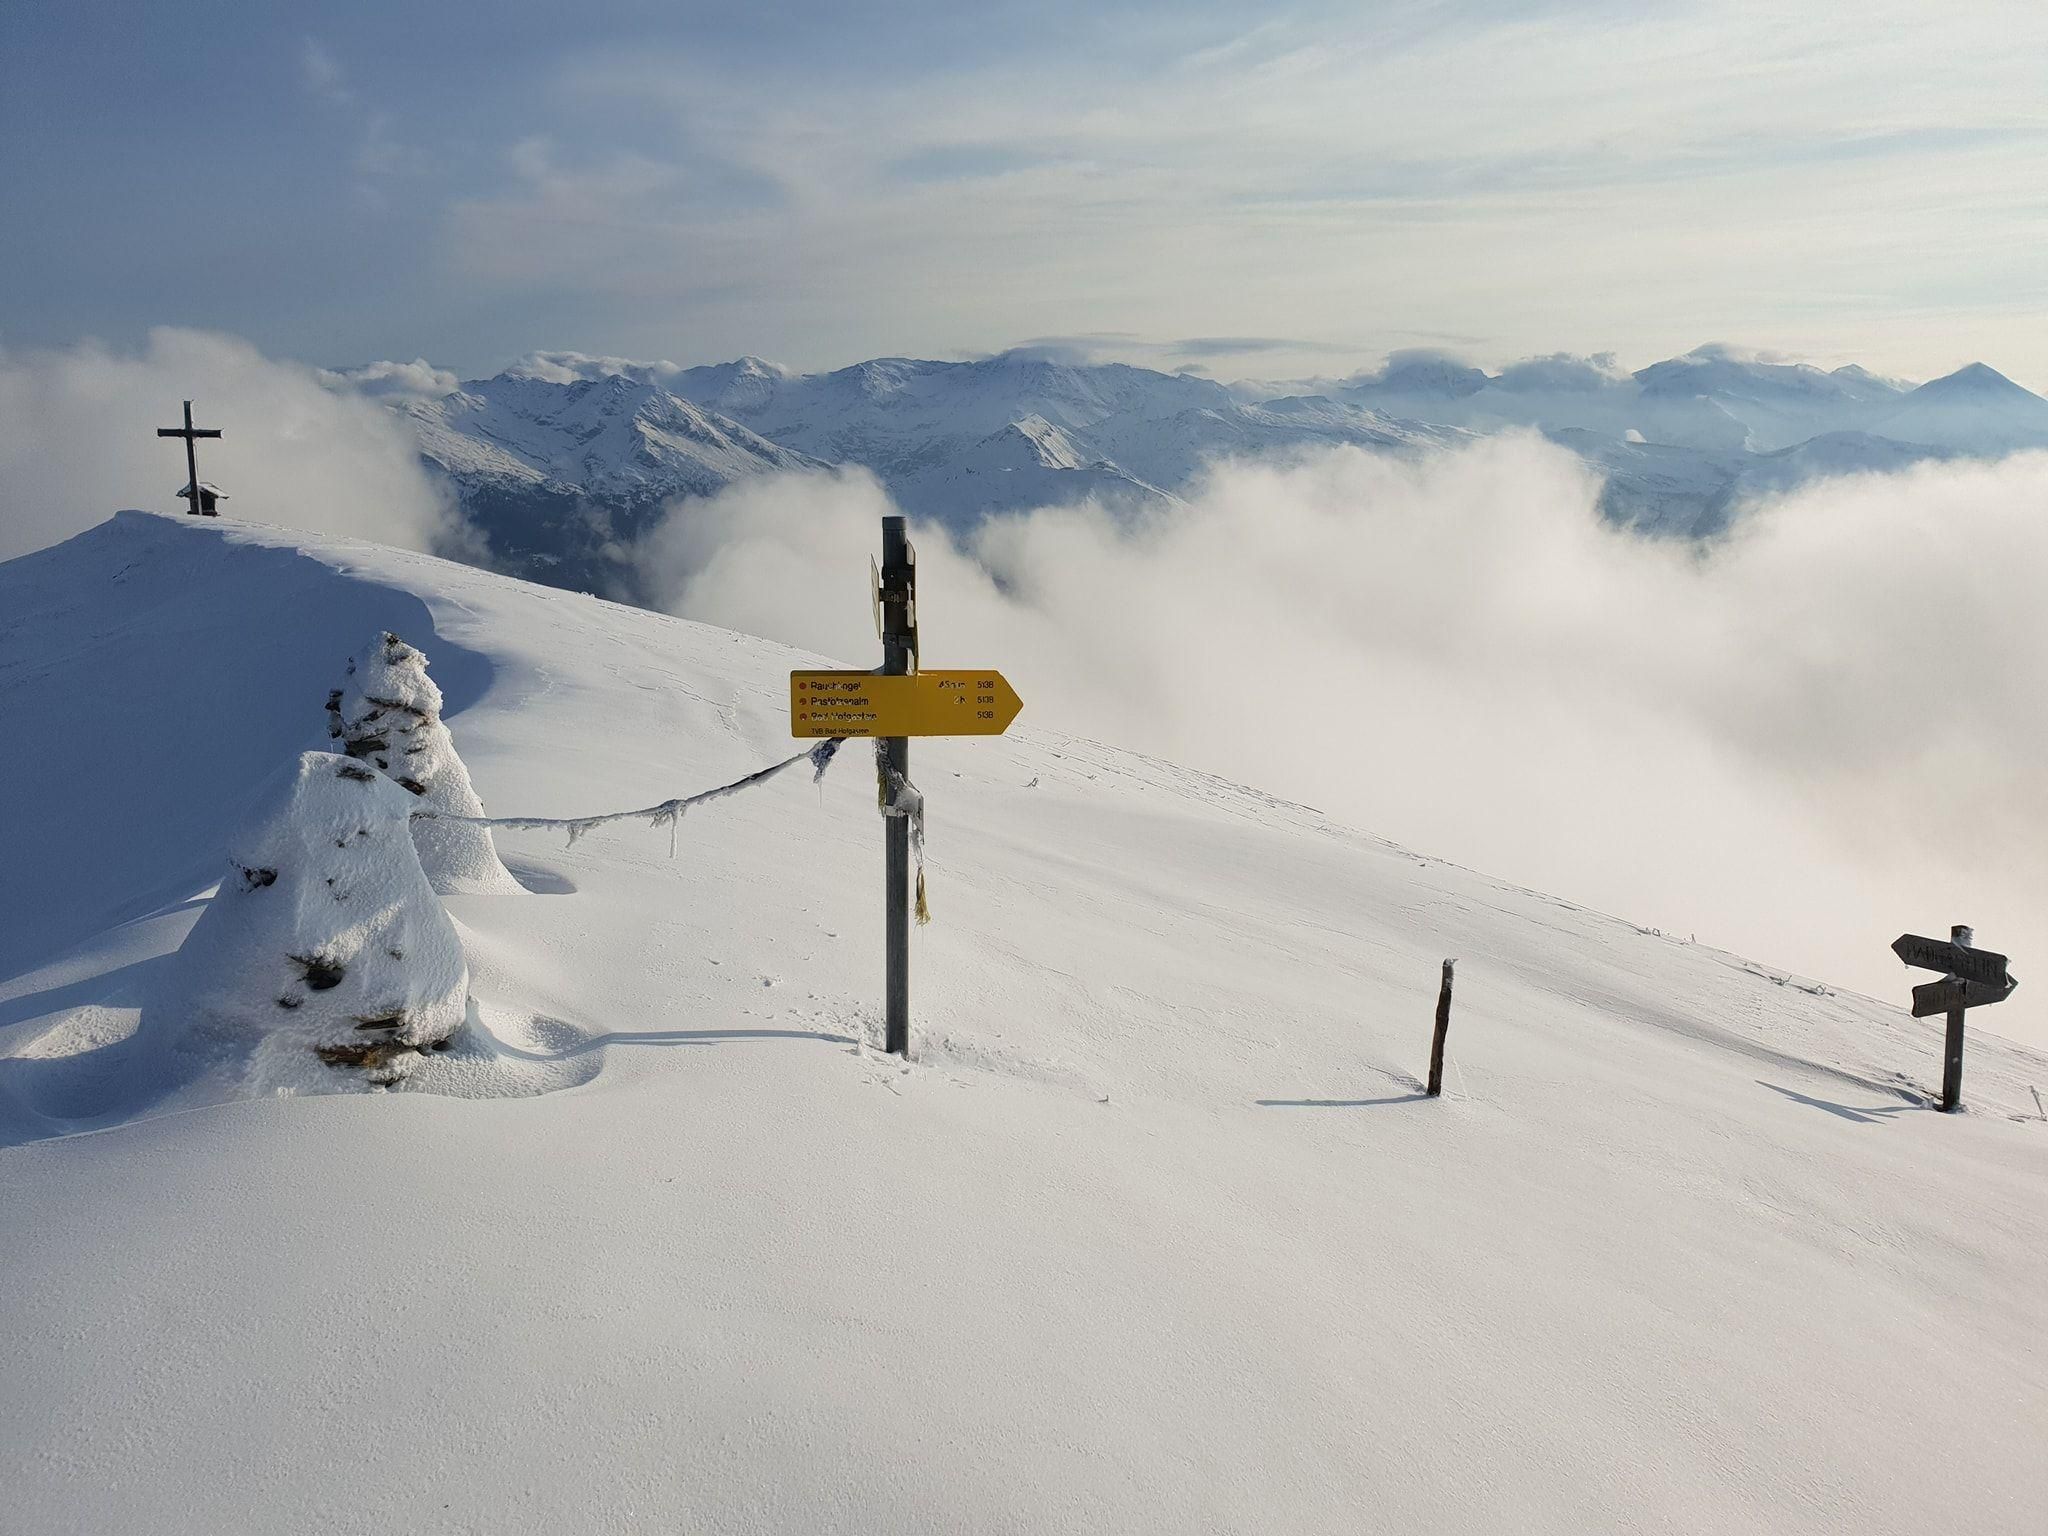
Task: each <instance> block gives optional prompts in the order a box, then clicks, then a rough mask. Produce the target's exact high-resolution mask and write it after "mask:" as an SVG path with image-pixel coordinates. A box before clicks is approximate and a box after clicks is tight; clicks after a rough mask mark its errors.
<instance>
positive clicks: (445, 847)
mask: <svg viewBox="0 0 2048 1536" xmlns="http://www.w3.org/2000/svg"><path fill="white" fill-rule="evenodd" d="M327 719H328V725H327V734H328V735H329V736H331V737H333V738H334V739H335V740H336V742H338V743H339V745H340V749H341V750H342V751H344V752H346V753H347V754H348V755H349V756H350V757H353V758H357V759H359V760H361V761H363V762H366V763H369V764H372V765H373V766H374V767H376V768H377V769H378V770H379V771H380V772H381V773H383V774H384V775H385V776H386V777H388V778H390V779H393V780H395V781H396V782H397V783H398V784H399V785H401V786H402V787H404V788H406V789H409V790H411V791H412V792H413V794H415V795H417V796H418V797H419V799H420V802H421V804H422V805H423V806H425V807H426V808H429V809H432V810H436V811H445V812H447V813H448V814H449V815H452V816H481V815H483V813H484V804H483V801H482V800H480V799H478V798H477V792H476V789H475V788H474V786H472V785H471V784H470V782H469V770H468V769H467V768H465V767H463V766H462V759H461V758H460V757H458V756H457V755H456V752H455V741H454V738H453V737H451V736H450V735H449V734H448V727H447V726H446V725H444V724H442V723H441V690H440V689H439V688H438V687H436V686H435V684H434V680H433V679H432V678H431V677H429V676H427V658H426V657H425V656H424V655H422V654H421V653H420V652H419V651H418V650H417V649H416V648H414V647H413V646H410V645H407V644H406V643H405V642H404V641H403V640H401V639H399V638H398V636H396V635H394V634H392V633H391V632H390V631H389V630H386V631H385V632H384V633H383V634H381V635H379V636H378V637H377V638H376V639H374V640H372V641H371V642H370V643H369V644H368V645H367V646H365V647H364V648H363V650H362V652H361V654H359V655H357V656H355V657H353V658H351V659H350V661H349V664H348V673H347V676H346V677H345V678H344V679H343V682H342V685H341V687H339V688H337V689H335V690H334V692H333V693H331V694H329V695H328V697H327ZM412 838H413V843H414V845H415V846H416V847H417V848H418V849H419V853H420V866H421V868H423V869H424V870H425V871H426V872H427V879H428V880H429V881H430V882H431V883H432V885H433V887H434V889H435V890H437V891H440V892H442V893H443V894H444V895H445V894H453V893H455V892H469V891H516V890H519V889H520V885H519V882H518V881H516V880H514V879H513V878H512V874H511V871H509V870H507V869H506V868H505V866H504V865H503V864H502V863H501V862H500V861H499V859H498V851H497V849H496V847H494V846H493V845H492V843H491V834H490V829H489V828H487V827H469V826H464V825H463V824H462V823H460V822H453V821H440V820H435V819H431V818H429V819H424V820H419V821H415V822H414V823H413V824H412Z"/></svg>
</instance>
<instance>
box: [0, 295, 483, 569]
mask: <svg viewBox="0 0 2048 1536" xmlns="http://www.w3.org/2000/svg"><path fill="white" fill-rule="evenodd" d="M187 399H190V400H193V401H195V402H196V405H195V407H194V416H195V419H196V420H197V422H198V424H199V425H200V426H202V427H219V428H220V429H221V430H222V431H223V432H224V433H225V434H226V435H225V436H224V437H222V438H220V439H219V440H218V441H212V442H202V443H201V444H200V445H199V475H200V478H201V479H202V480H209V481H212V482H213V483H214V484H216V485H219V486H220V487H221V488H222V489H223V490H225V491H226V492H227V493H228V496H229V498H230V500H229V502H228V504H227V507H226V509H225V510H227V511H228V512H230V513H232V514H233V515H235V516H239V517H248V518H253V519H256V520H258V521H261V522H266V523H282V524H284V525H286V526H288V527H294V528H309V529H320V530H323V531H325V532H328V533H343V534H350V535H353V536H355V537H358V538H365V539H375V540H377V541H378V542H380V543H385V544H398V545H403V546H405V547H407V548H411V549H424V550H436V551H444V552H446V551H452V550H459V549H460V548H462V545H461V543H460V540H461V539H462V537H463V529H462V526H461V524H460V522H459V521H458V520H457V519H456V517H455V516H454V515H453V512H452V509H451V508H450V506H449V505H448V503H447V500H446V498H445V497H444V496H443V495H442V494H441V492H440V491H439V490H438V489H437V488H436V487H435V485H434V484H433V483H432V482H431V481H430V480H429V479H428V478H427V474H426V471H425V470H424V469H423V468H422V467H421V466H420V462H419V450H418V448H417V446H416V445H415V444H414V442H413V440H412V438H411V436H410V434H409V433H408V432H407V431H406V429H405V427H404V425H403V424H402V423H401V422H399V421H398V420H397V419H396V418H395V417H393V416H392V415H391V414H390V412H388V411H386V410H385V409H384V408H383V407H382V406H380V405H378V404H376V403H375V402H374V401H372V400H368V399H361V398H356V397H355V396H353V395H350V394H346V393H340V392H336V391H333V390H330V389H327V388H323V387H322V385H321V381H320V376H319V374H318V373H317V372H316V371H315V370H313V369H311V368H307V367H303V366H301V365H299V364H297V363H286V362H278V361H275V360H273V359H270V358H266V357H264V356H263V355H262V354H261V353H260V352H258V351H257V350H256V349H255V348H253V347H251V346H250V345H249V344H248V343H246V342H243V341H239V340H237V339H235V338H233V337H230V336H220V335H214V334H211V333H208V332H203V331H186V330H173V329H160V330H156V331H152V332H151V333H150V337H149V343H148V345H147V346H146V347H144V348H143V349H142V350H141V351H140V352H139V353H133V354H130V353H120V352H114V351H111V350H109V349H108V348H106V347H102V346H99V345H97V344H95V343H90V342H88V343H83V344H81V345H78V346H74V347H65V348H62V349H57V350H49V351H7V350H0V559H11V558H13V557H14V556H16V555H20V554H26V553H27V552H28V551H29V550H32V549H40V548H41V547H42V546H44V545H46V544H54V543H56V542H57V541H58V540H60V539H67V538H69V537H70V536H71V535H72V534H74V533H77V532H79V531H80V530H82V529H85V528H89V527H91V526H92V525H93V524H95V523H99V522H103V521H105V520H106V518H107V517H109V516H110V515H112V514H113V513H114V512H115V511H116V510H118V509H120V508H122V507H145V508H155V509H157V510H159V511H167V512H169V511H178V510H181V509H182V507H183V503H182V502H181V501H179V500H178V498H177V496H176V495H175V492H176V491H177V490H178V489H179V487H181V486H182V485H184V483H185V452H184V444H183V443H180V442H178V441H177V440H176V439H173V438H161V439H160V438H158V437H157V436H156V428H158V427H169V426H176V425H177V424H178V422H179V420H180V411H181V409H182V406H181V402H183V401H184V400H187Z"/></svg>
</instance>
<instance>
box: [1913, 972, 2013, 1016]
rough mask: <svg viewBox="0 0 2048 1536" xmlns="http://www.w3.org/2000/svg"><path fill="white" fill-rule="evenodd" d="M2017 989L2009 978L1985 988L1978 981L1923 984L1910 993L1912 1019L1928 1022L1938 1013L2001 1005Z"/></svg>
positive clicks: (1945, 980) (1948, 979)
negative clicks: (1995, 1004) (1987, 1005)
mask: <svg viewBox="0 0 2048 1536" xmlns="http://www.w3.org/2000/svg"><path fill="white" fill-rule="evenodd" d="M2018 985H2019V983H2018V982H2017V981H2014V980H2013V979H2012V978H2011V977H2007V978H2006V979H2005V981H2004V982H2002V983H2001V984H2000V985H1998V986H1995V987H1988V986H1986V985H1984V983H1982V982H1981V981H1961V980H1958V979H1957V978H1956V977H1954V976H1944V977H1942V978H1941V980H1939V981H1927V982H1922V983H1921V984H1920V985H1919V986H1917V987H1915V988H1914V989H1913V1017H1914V1018H1916V1019H1931V1018H1933V1017H1934V1015H1936V1014H1937V1013H1948V1012H1950V1011H1951V1010H1954V1011H1957V1012H1960V1011H1961V1010H1962V1009H1965V1008H1982V1007H1984V1006H1985V1005H1986V1004H1988V1003H2002V1002H2004V1001H2005V1000H2006V999H2007V998H2008V997H2011V996H2012V994H2013V989H2014V988H2015V987H2017V986H2018Z"/></svg>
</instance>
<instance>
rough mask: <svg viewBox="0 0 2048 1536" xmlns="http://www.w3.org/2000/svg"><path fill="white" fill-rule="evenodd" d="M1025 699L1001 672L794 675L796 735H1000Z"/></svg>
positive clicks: (791, 697) (791, 718) (792, 722)
mask: <svg viewBox="0 0 2048 1536" xmlns="http://www.w3.org/2000/svg"><path fill="white" fill-rule="evenodd" d="M1023 707H1024V701H1023V700H1022V699H1020V698H1018V697H1017V690H1016V689H1014V688H1012V687H1011V686H1010V684H1009V682H1008V681H1007V680H1006V679H1005V678H1004V677H1003V674H1002V673H1000V672H994V671H987V670H983V671H971V672H913V673H911V674H910V675H909V676H908V677H883V676H881V675H880V674H878V673H874V672H792V673H790V674H789V734H790V735H792V736H1000V735H1002V734H1003V732H1004V731H1007V730H1008V729H1009V728H1010V722H1011V721H1012V720H1014V719H1016V718H1017V712H1018V711H1019V710H1021V709H1022V708H1023Z"/></svg>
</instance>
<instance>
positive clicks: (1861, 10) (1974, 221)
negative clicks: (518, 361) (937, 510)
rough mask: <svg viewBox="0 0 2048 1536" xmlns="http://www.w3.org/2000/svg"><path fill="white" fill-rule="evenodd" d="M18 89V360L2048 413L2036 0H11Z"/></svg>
mask: <svg viewBox="0 0 2048 1536" xmlns="http://www.w3.org/2000/svg"><path fill="white" fill-rule="evenodd" d="M0 57H4V62H5V64H6V76H5V85H4V87H0V146H4V148H0V208H4V210H5V217H4V218H0V284H4V287H0V292H4V293H5V294H6V295H7V297H6V300H5V302H4V305H0V346H21V345H44V344H62V343H69V342H72V341H76V340H78V339H79V338H81V337H85V336H93V337H98V338H101V339H104V340H107V341H109V342H112V343H115V344H117V345H125V344H130V343H132V342H134V341H136V340H137V339H139V338H140V337H141V335H142V333H143V332H144V330H145V329H146V328H147V327H149V326H151V325H155V324H178V325H192V326H202V327H207V328H212V329H218V330H223V331H228V332H232V333H234V334H237V335H241V336H246V337H248V338H250V339H251V340H252V341H254V342H255V343H256V344H257V345H259V346H260V347H262V348H264V349H265V350H266V351H269V352H272V353H279V354H284V355H288V356H293V357H298V358H302V359H304V360H306V361H309V362H317V363H325V364H345V363H351V362H360V361H365V360H368V359H371V358H377V357H397V358H412V357H415V356H419V355H424V356H426V357H427V358H429V359H431V360H433V361H434V362H436V363H439V364H442V365H443V366H447V367H452V368H454V369H456V370H458V371H460V372H462V373H464V374H473V373H478V372H488V371H491V370H493V369H495V368H497V367H499V366H501V365H502V364H504V363H505V362H507V361H509V360H511V359H512V358H514V357H516V356H519V355H521V354H523V353H526V352H529V351H532V350H535V349H539V348H569V349H576V350H581V351H586V352H594V353H614V354H620V355H626V356H639V357H665V358H671V359H674V360H676V361H679V362H702V361H713V360H718V359H723V358H729V357H733V356H736V355H739V354H741V353H747V352H751V353H755V354H759V355H761V356H765V357H769V358H772V359H775V360H777V361H780V362H784V363H788V364H791V365H793V366H797V367H802V368H816V367H833V366H839V365H842V364H845V363H849V362H853V361H857V360H859V359H861V358H865V357H869V356H875V355H882V354H909V355H918V356H934V357H947V356H963V355H972V354H975V353H980V352H987V351H993V350H997V349H1000V348H1003V347H1006V346H1012V345H1016V344H1019V343H1025V342H1043V341H1049V340H1056V341H1064V342H1066V343H1067V344H1070V345H1074V346H1077V347H1080V348H1082V349H1083V350H1085V351H1088V352H1091V353H1093V354H1096V355H1101V356H1111V357H1122V358H1126V359H1129V360H1132V361H1141V362H1145V363H1149V364H1151V365H1154V366H1161V367H1168V368H1174V367H1199V368H1203V369H1206V370H1208V371H1209V372H1211V373H1214V374H1216V375H1219V376H1223V377H1237V376H1255V377H1296V376H1303V375H1310V374H1324V375H1333V374H1343V373H1348V372H1350V371H1352V370H1353V369H1355V368H1358V367H1361V366H1367V365H1370V364H1372V363H1375V362H1376V361H1377V360H1378V359H1379V358H1380V357H1381V356H1382V355H1383V354H1384V353H1386V352H1388V351H1390V350H1393V349H1396V348H1403V347H1414V346H1432V347H1440V348H1444V349H1447V350H1452V351H1457V352H1461V353H1463V354H1465V355H1467V356H1469V357H1471V358H1472V359H1473V360H1475V361H1478V362H1481V363H1486V364H1499V363H1501V362H1504V361H1507V360H1510V359H1512V358H1515V357H1519V356H1524V355H1529V354H1534V353H1547V352H1552V351H1556V350H1558V349H1569V350H1573V351H1579V352H1595V351H1612V352H1615V353H1617V354H1618V355H1619V357H1620V359H1621V361H1622V362H1623V363H1624V364H1626V365H1628V366H1631V367H1635V366H1641V365H1642V364H1644V363H1647V362H1651V361H1654V360H1656V359H1657V358H1660V357H1665V356H1670V355H1673V354H1676V353H1680V352H1683V351H1686V350H1688V349H1690V348H1691V347H1693V346H1695V345H1698V344H1700V343H1703V342H1710V341H1718V342H1727V343H1733V344H1736V345H1740V346H1747V347H1754V348H1758V349H1762V350H1766V351H1773V352H1780V353H1784V354H1787V355H1790V356H1794V357H1800V358H1806V359H1810V360H1813V361H1816V362H1821V363H1824V364H1830V365H1832V364H1834V363H1839V362H1846V361H1859V362H1862V363H1865V364H1867V365H1869V366H1871V367H1874V368H1877V369H1879V370H1881V371H1885V372H1890V373H1894V374H1899V375H1902V376H1906V377H1911V378H1927V377H1931V376H1934V375H1936V374H1939V373H1944V372H1947V371H1949V370H1951V369H1953V368H1955V367H1957V366H1959V365H1960V364H1962V363H1964V362H1968V361H1972V360H1976V359H1982V360H1983V361H1986V362H1989V363H1991V364H1992V365H1993V366H1995V367H1997V368H1999V369H2001V370H2002V371H2004V372H2006V373H2008V374H2010V375H2012V376H2013V377H2014V378H2016V379H2018V380H2019V381H2020V382H2021V383H2023V384H2027V385H2029V386H2030V387H2033V388H2035V389H2048V324H2044V323H2043V322H2044V318H2048V314H2044V312H2048V256H2044V253H2048V5H2044V4H2042V3H2041V0H1966V3H1961V4H1958V3H1955V0H1949V3H1945V4H1944V3H1929V0H1858V3H1857V4H1855V5H1837V4H1817V3H1806V0H1791V3H1788V0H1768V3H1761V0H1711V3H1708V0H1629V3H1619V0H1392V3H1382V4H1370V3H1356V0H1354V3H1348V4H1305V5H1294V6H1276V7H1271V8H1263V7H1247V6H1243V5H1223V4H1211V3H1206V0H1176V3H1171V4H1161V5H1124V6H1113V5H1104V4H1069V3H1066V0H1034V3H1031V4H1012V3H1002V4H989V5H973V4H964V3H931V0H907V3H894V4H877V5H871V6H853V5H846V4H844V3H838V0H832V3H820V4H798V5H785V6H773V5H761V6H753V7H747V6H734V5H731V4H729V3H727V4H721V5H717V6H704V5H696V4H673V3H671V4H657V3H653V0H643V3H612V4H604V3H579V4H575V5H568V4H562V3H560V0H547V3H542V4H529V3H526V0H518V3H512V4H504V5H496V6H490V7H472V6H460V7H457V6H444V5H423V4H418V3H416V0H360V3H351V4H346V5H332V4H307V5H294V6H291V7H281V6H275V5H257V4H247V3H222V4H207V3H202V0H193V3H190V4H185V5H181V6H177V7H172V6H164V5H149V6H141V5H132V4H104V3H102V4H94V5H79V4H76V3H52V0H9V3H8V4H6V5H4V6H0Z"/></svg>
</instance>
